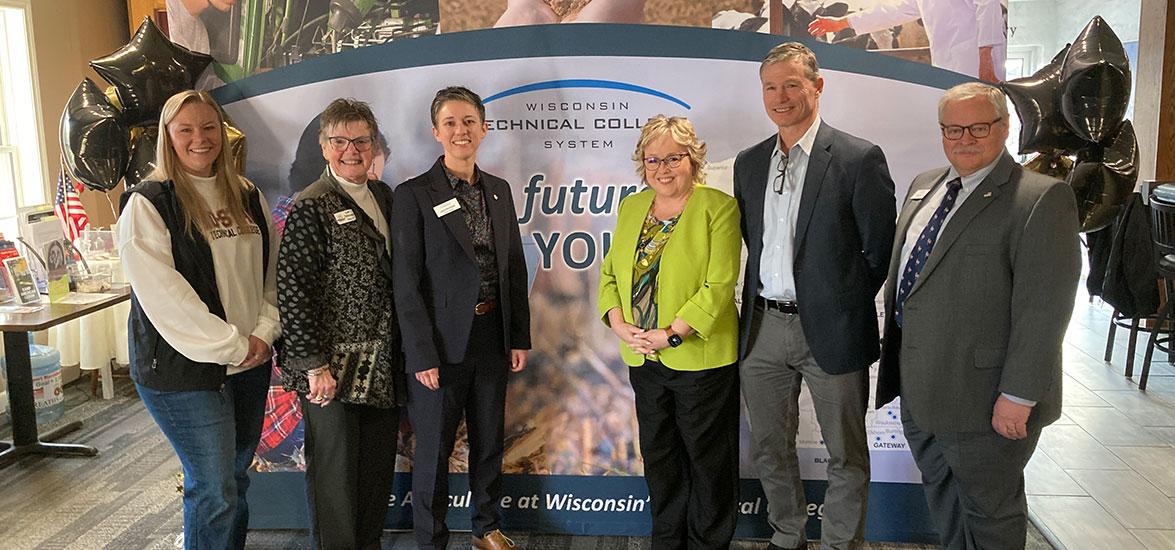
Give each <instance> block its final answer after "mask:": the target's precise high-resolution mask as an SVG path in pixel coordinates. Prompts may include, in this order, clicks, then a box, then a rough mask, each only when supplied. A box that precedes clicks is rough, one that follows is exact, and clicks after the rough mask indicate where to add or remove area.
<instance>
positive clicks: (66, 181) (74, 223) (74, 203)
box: [53, 171, 90, 241]
mask: <svg viewBox="0 0 1175 550" xmlns="http://www.w3.org/2000/svg"><path fill="white" fill-rule="evenodd" d="M81 190H82V188H81V186H80V185H78V184H76V183H74V181H73V179H72V178H70V177H69V174H66V173H65V171H62V172H61V174H60V175H59V176H57V197H56V198H55V199H53V211H54V212H57V218H58V219H60V220H61V225H62V226H64V227H65V236H66V237H68V238H69V240H71V241H72V240H74V239H76V238H78V237H79V236H80V235H81V234H82V230H83V229H85V228H86V227H87V226H89V225H90V218H89V217H88V216H86V209H85V207H83V206H82V199H81V196H79V195H78V192H80V191H81Z"/></svg>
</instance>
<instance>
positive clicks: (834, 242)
mask: <svg viewBox="0 0 1175 550" xmlns="http://www.w3.org/2000/svg"><path fill="white" fill-rule="evenodd" d="M778 139H779V136H778V135H772V136H771V137H769V138H767V139H766V140H764V141H762V142H761V143H759V144H757V145H754V146H751V147H750V148H748V149H746V150H744V151H743V152H741V153H739V154H738V157H737V158H736V159H735V161H734V196H735V198H736V199H738V205H739V208H740V209H741V210H742V234H743V241H744V242H746V245H747V267H746V272H745V275H744V279H743V293H742V303H743V309H742V315H741V316H740V318H739V358H740V359H742V358H745V357H746V356H747V352H748V349H749V347H750V332H751V315H752V314H753V312H754V310H755V308H754V301H755V298H756V297H757V296H758V295H759V286H760V281H759V260H760V258H761V256H762V253H763V198H764V193H766V191H767V179H768V178H767V176H768V174H767V172H768V170H769V169H770V164H771V152H772V151H773V150H774V148H775V143H776V141H777V140H778ZM896 217H897V205H896V200H895V198H894V184H893V180H892V179H891V178H890V176H889V167H888V166H887V165H886V163H885V154H884V153H882V151H881V148H880V147H878V146H876V145H874V144H872V143H870V142H868V141H865V140H863V139H860V138H858V137H854V136H852V135H849V134H846V133H844V132H841V131H840V130H837V129H835V128H833V127H831V126H829V125H828V124H827V123H824V122H821V124H820V129H819V130H817V132H816V140H815V143H814V144H813V147H812V152H811V154H810V155H809V157H808V172H807V175H806V176H805V178H804V189H803V192H802V194H801V196H800V208H799V214H798V216H797V219H796V236H795V243H794V246H793V250H794V251H795V261H794V264H793V265H794V273H793V275H794V277H795V281H796V303H797V304H798V305H799V310H800V323H801V325H802V326H803V329H804V335H805V336H806V338H807V341H808V347H809V348H811V350H812V356H813V357H814V358H815V359H816V363H817V364H818V365H820V368H821V369H823V370H824V371H825V372H828V373H830V374H843V373H848V372H853V371H857V370H860V369H864V368H867V367H868V366H869V365H871V364H872V363H873V362H874V361H876V360H877V358H878V356H879V355H880V353H881V348H880V345H879V338H878V328H877V324H878V323H877V308H876V306H875V305H874V298H875V297H876V296H877V291H878V290H879V289H880V288H881V285H882V284H883V283H884V282H885V276H886V269H887V267H888V265H889V253H890V248H891V247H892V245H893V237H894V223H895V219H896Z"/></svg>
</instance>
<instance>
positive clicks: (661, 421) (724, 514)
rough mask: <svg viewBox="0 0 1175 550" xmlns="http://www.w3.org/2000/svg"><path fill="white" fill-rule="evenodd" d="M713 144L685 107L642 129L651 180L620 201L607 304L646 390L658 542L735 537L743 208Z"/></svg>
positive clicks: (637, 387)
mask: <svg viewBox="0 0 1175 550" xmlns="http://www.w3.org/2000/svg"><path fill="white" fill-rule="evenodd" d="M705 155H706V146H705V144H704V143H702V142H700V141H699V140H698V138H697V134H696V133H695V132H694V127H693V124H692V123H690V121H689V120H688V119H686V118H684V117H665V116H657V117H654V118H653V119H651V120H649V122H648V123H647V124H645V126H644V127H643V128H642V129H641V136H640V140H639V141H638V142H637V147H636V152H635V154H634V155H633V160H635V161H636V163H637V173H638V174H639V175H640V176H641V180H642V182H643V183H644V184H645V185H646V186H647V188H646V189H645V190H643V191H641V192H640V193H637V194H634V195H631V196H629V197H627V198H626V199H625V200H624V202H622V203H621V204H620V211H619V213H618V215H617V219H616V229H615V231H614V232H613V234H612V247H611V249H610V250H609V252H608V255H607V256H606V257H605V258H604V263H603V266H602V267H601V270H600V296H599V310H600V316H601V317H602V318H603V320H604V323H605V324H607V325H608V326H609V327H610V328H611V329H612V332H614V333H615V334H616V336H617V337H618V338H619V339H620V355H621V357H622V358H623V359H624V362H625V363H626V364H628V365H629V367H630V368H629V381H630V382H631V383H632V388H633V393H634V395H635V398H636V415H637V424H638V426H639V428H640V448H641V454H642V455H643V457H644V461H645V481H646V483H648V486H649V496H650V497H651V500H652V502H651V508H652V515H653V533H652V535H653V549H654V550H661V549H678V548H682V549H684V548H690V549H691V550H692V549H700V548H707V549H708V548H727V547H728V546H729V545H730V540H731V538H732V537H733V536H734V526H735V518H736V514H735V511H736V505H737V499H738V395H739V394H738V369H737V367H736V365H735V361H736V360H737V355H738V313H737V312H736V310H735V306H734V285H735V280H736V279H737V277H738V268H739V252H740V249H741V244H740V241H739V238H740V237H739V212H738V205H737V203H736V202H735V200H734V198H732V197H731V196H730V195H727V194H726V193H723V192H722V191H719V190H717V189H712V188H710V187H706V186H705V184H704V182H703V181H702V180H703V172H702V168H703V166H704V165H705Z"/></svg>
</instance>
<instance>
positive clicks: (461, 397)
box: [408, 310, 510, 549]
mask: <svg viewBox="0 0 1175 550" xmlns="http://www.w3.org/2000/svg"><path fill="white" fill-rule="evenodd" d="M503 342H504V340H503V335H502V319H501V316H500V314H499V313H498V312H497V311H496V310H495V311H492V312H490V313H488V314H486V315H479V316H476V317H474V318H473V328H472V329H471V332H470V335H469V345H468V347H467V348H466V352H465V360H464V361H463V362H461V363H459V364H445V365H441V367H440V369H441V387H440V389H438V390H436V391H433V390H430V389H428V388H426V387H424V385H423V384H421V383H420V382H419V381H418V380H416V377H415V375H413V374H411V373H410V374H408V416H409V418H410V419H411V420H412V431H413V432H414V433H415V434H416V454H415V457H414V459H413V464H412V523H413V531H414V533H415V535H416V543H417V545H419V547H420V548H422V549H433V548H436V549H443V548H445V545H446V544H448V541H449V529H448V527H447V526H446V525H445V515H446V514H447V513H448V511H449V455H451V454H453V446H454V444H455V442H456V437H457V427H458V425H459V424H460V423H461V418H462V416H464V417H465V424H466V429H467V430H468V433H469V489H470V492H471V493H472V495H473V496H472V502H471V504H472V510H471V512H472V516H473V534H474V535H475V536H478V537H480V536H482V535H484V534H485V533H487V532H489V531H493V530H494V529H497V528H498V524H499V522H500V520H501V513H500V511H499V510H498V500H499V499H500V496H501V486H502V437H503V434H504V431H505V413H506V381H507V377H508V376H509V371H510V357H509V356H508V355H507V354H506V352H505V351H504V343H503Z"/></svg>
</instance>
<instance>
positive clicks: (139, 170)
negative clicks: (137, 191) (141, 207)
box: [124, 126, 159, 191]
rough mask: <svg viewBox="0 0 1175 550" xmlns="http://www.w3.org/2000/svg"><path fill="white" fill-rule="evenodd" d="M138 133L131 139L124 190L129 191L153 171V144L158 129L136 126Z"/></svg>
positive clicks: (156, 141)
mask: <svg viewBox="0 0 1175 550" xmlns="http://www.w3.org/2000/svg"><path fill="white" fill-rule="evenodd" d="M136 130H139V131H138V135H136V136H135V138H134V139H133V140H131V141H132V145H131V160H130V165H128V166H127V169H126V175H125V176H124V178H125V179H126V190H127V191H130V190H131V189H133V188H134V187H135V186H136V185H138V184H140V183H142V182H143V180H145V179H147V177H148V176H150V175H151V172H154V171H155V144H156V143H158V141H159V129H158V128H153V127H150V126H148V127H146V128H137V129H136Z"/></svg>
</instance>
